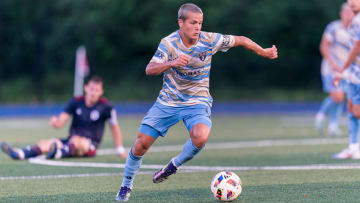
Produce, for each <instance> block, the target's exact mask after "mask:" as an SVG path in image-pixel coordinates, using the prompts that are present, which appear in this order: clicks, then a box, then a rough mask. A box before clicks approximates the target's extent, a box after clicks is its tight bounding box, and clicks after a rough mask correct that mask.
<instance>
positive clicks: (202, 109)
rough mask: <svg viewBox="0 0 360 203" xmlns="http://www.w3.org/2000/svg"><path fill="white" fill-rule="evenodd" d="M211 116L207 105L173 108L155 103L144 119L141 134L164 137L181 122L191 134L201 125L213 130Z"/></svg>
mask: <svg viewBox="0 0 360 203" xmlns="http://www.w3.org/2000/svg"><path fill="white" fill-rule="evenodd" d="M210 116H211V109H210V107H209V106H206V105H202V104H197V105H192V106H181V107H172V106H165V105H162V104H160V103H158V102H155V104H154V105H153V106H152V107H151V108H150V110H149V111H148V113H147V114H146V116H145V117H144V119H143V121H142V123H141V126H140V129H139V132H141V133H143V134H146V135H150V136H152V137H154V138H158V137H159V136H162V137H164V136H165V135H166V132H167V131H168V129H169V128H170V127H171V126H173V125H175V124H176V123H177V122H179V121H180V120H183V122H184V124H185V126H186V128H187V129H188V131H189V132H190V131H191V129H192V127H193V126H194V125H195V124H199V123H202V124H205V125H207V126H209V128H211V125H212V124H211V119H210Z"/></svg>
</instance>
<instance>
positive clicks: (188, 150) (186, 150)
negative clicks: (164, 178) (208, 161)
mask: <svg viewBox="0 0 360 203" xmlns="http://www.w3.org/2000/svg"><path fill="white" fill-rule="evenodd" d="M202 148H203V147H202ZM202 148H197V147H195V146H194V144H193V143H192V141H191V139H189V140H188V141H187V142H186V143H185V144H184V147H183V149H182V151H181V153H180V154H179V155H178V156H177V157H175V158H174V159H173V163H174V164H175V166H176V167H179V166H181V165H182V164H184V163H185V162H187V161H189V160H190V159H192V158H193V157H194V156H195V155H196V154H198V153H199V152H200V151H201V149H202Z"/></svg>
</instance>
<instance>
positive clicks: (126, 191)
mask: <svg viewBox="0 0 360 203" xmlns="http://www.w3.org/2000/svg"><path fill="white" fill-rule="evenodd" d="M130 192H131V188H128V187H126V186H122V187H121V188H120V190H119V192H118V193H117V195H116V197H115V200H116V201H121V202H125V201H128V200H129V197H130Z"/></svg>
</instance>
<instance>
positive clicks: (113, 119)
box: [104, 105, 117, 125]
mask: <svg viewBox="0 0 360 203" xmlns="http://www.w3.org/2000/svg"><path fill="white" fill-rule="evenodd" d="M104 118H105V119H106V120H107V119H108V120H109V124H110V125H116V124H117V112H116V109H115V108H114V107H113V106H112V105H107V106H106V108H105V112H104Z"/></svg>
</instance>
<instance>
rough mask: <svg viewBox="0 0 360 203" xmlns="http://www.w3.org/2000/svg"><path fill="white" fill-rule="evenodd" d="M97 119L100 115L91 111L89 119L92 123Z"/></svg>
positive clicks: (95, 111)
mask: <svg viewBox="0 0 360 203" xmlns="http://www.w3.org/2000/svg"><path fill="white" fill-rule="evenodd" d="M99 117H100V113H99V111H97V110H93V111H92V112H91V113H90V118H91V120H93V121H96V120H97V119H99Z"/></svg>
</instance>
